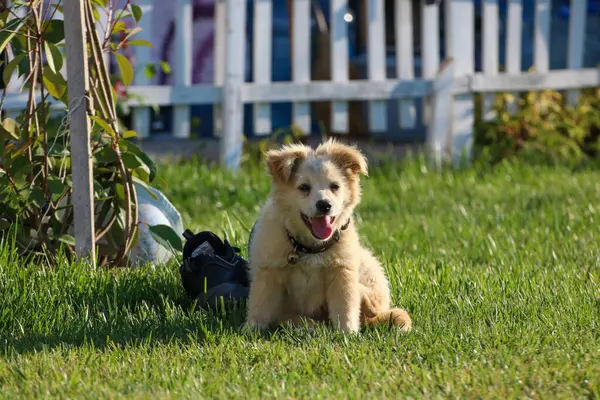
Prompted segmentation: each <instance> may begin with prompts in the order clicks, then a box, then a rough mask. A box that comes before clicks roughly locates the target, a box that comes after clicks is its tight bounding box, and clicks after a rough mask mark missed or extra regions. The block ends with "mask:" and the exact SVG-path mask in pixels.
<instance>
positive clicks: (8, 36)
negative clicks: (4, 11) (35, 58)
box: [0, 19, 23, 54]
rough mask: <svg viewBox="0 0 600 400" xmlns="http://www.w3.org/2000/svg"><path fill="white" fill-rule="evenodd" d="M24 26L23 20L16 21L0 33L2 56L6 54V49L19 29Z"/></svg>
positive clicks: (7, 25)
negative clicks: (3, 53)
mask: <svg viewBox="0 0 600 400" xmlns="http://www.w3.org/2000/svg"><path fill="white" fill-rule="evenodd" d="M22 24H23V19H14V20H12V21H10V22H9V23H8V24H6V26H5V28H4V29H3V30H2V31H0V54H2V52H4V49H5V48H6V46H8V44H9V43H10V41H11V40H12V38H14V37H15V35H16V34H17V32H18V31H19V29H21V25H22Z"/></svg>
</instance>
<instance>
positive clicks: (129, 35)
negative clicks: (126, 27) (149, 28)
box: [123, 26, 143, 42]
mask: <svg viewBox="0 0 600 400" xmlns="http://www.w3.org/2000/svg"><path fill="white" fill-rule="evenodd" d="M141 31H143V29H142V28H140V27H139V26H136V27H135V28H133V29H132V30H130V31H129V33H128V34H127V36H125V38H124V39H123V42H127V39H129V38H130V37H132V36H133V35H135V34H136V33H139V32H141Z"/></svg>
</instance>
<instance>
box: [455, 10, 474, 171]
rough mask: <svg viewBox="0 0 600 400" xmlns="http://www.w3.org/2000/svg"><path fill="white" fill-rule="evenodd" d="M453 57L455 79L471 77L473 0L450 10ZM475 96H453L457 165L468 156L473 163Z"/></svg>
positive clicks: (472, 65) (472, 60) (472, 62)
mask: <svg viewBox="0 0 600 400" xmlns="http://www.w3.org/2000/svg"><path fill="white" fill-rule="evenodd" d="M450 13H451V18H452V20H451V22H450V34H451V35H452V39H451V40H452V54H451V55H450V56H451V57H452V58H453V59H454V73H455V76H456V77H461V78H463V77H468V76H472V75H473V72H474V64H475V63H474V61H475V60H474V59H475V4H474V2H473V0H454V1H452V3H451V7H450ZM474 106H475V104H474V101H473V93H464V94H458V95H455V96H454V103H453V105H452V110H453V114H454V116H453V119H454V120H453V129H452V135H453V137H452V160H453V162H454V163H458V162H460V161H461V160H462V157H463V156H466V161H467V162H470V158H471V148H472V145H473V125H474V122H475V112H474Z"/></svg>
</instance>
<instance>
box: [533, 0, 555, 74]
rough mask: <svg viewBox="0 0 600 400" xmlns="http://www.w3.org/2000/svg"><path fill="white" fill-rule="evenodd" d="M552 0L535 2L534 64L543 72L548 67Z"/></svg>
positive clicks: (536, 68) (546, 70)
mask: <svg viewBox="0 0 600 400" xmlns="http://www.w3.org/2000/svg"><path fill="white" fill-rule="evenodd" d="M551 3H552V0H536V2H535V28H534V29H535V33H534V38H535V43H534V47H535V48H534V61H533V62H534V65H535V70H536V72H538V73H540V74H543V73H545V72H548V70H549V69H550V11H551V7H552V4H551Z"/></svg>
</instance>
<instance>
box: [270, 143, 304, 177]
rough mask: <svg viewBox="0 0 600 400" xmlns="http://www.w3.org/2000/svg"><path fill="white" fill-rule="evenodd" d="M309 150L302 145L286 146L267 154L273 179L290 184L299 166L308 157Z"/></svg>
mask: <svg viewBox="0 0 600 400" xmlns="http://www.w3.org/2000/svg"><path fill="white" fill-rule="evenodd" d="M308 152H309V149H307V148H306V147H305V146H302V145H291V146H284V147H283V148H281V149H280V150H270V151H268V152H267V153H266V156H267V169H268V171H269V174H270V175H271V177H273V179H274V180H277V181H279V182H282V183H288V182H289V181H290V179H291V178H292V176H293V175H294V172H295V170H296V169H297V168H298V164H299V163H300V162H301V161H302V160H305V159H306V158H307V157H308Z"/></svg>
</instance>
